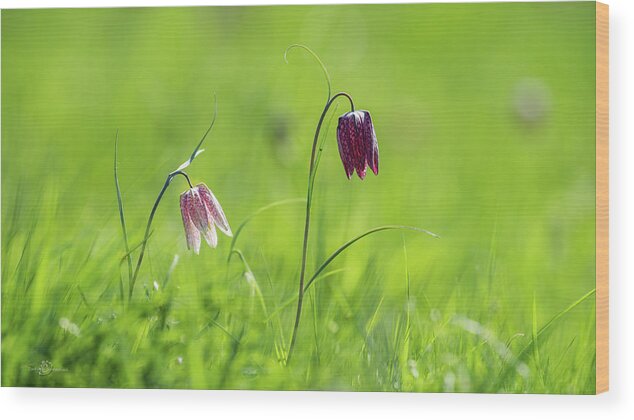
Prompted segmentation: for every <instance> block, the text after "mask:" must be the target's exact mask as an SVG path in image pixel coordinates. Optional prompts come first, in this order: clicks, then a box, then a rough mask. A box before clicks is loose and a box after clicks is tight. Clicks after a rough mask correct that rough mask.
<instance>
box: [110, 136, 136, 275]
mask: <svg viewBox="0 0 634 420" xmlns="http://www.w3.org/2000/svg"><path fill="white" fill-rule="evenodd" d="M118 146H119V130H117V134H116V135H115V140H114V185H115V188H116V189H117V203H118V204H119V219H120V220H121V230H122V231H123V243H124V245H125V257H124V258H125V259H126V260H127V262H128V284H129V283H131V282H132V255H131V254H130V242H129V241H128V229H127V228H126V224H125V213H124V211H123V198H122V197H121V187H120V186H119V170H118V168H117V166H118V165H117V152H118Z"/></svg>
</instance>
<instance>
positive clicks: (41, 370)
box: [37, 360, 53, 376]
mask: <svg viewBox="0 0 634 420" xmlns="http://www.w3.org/2000/svg"><path fill="white" fill-rule="evenodd" d="M52 371H53V364H52V363H51V362H49V361H48V360H42V362H41V363H40V365H39V366H38V367H37V374H38V375H40V376H46V375H50V374H51V372H52Z"/></svg>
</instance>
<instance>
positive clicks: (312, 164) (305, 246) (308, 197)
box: [286, 92, 354, 365]
mask: <svg viewBox="0 0 634 420" xmlns="http://www.w3.org/2000/svg"><path fill="white" fill-rule="evenodd" d="M341 96H345V97H346V98H347V99H348V100H349V101H350V107H351V108H352V111H354V102H353V101H352V97H351V96H350V95H348V94H347V93H345V92H339V93H337V94H335V95H334V96H333V97H332V98H329V99H328V101H327V102H326V105H325V106H324V110H323V111H322V113H321V116H320V117H319V122H318V123H317V129H316V130H315V137H314V139H313V147H312V150H311V153H310V167H309V171H308V190H307V194H306V219H305V222H304V241H303V245H302V263H301V268H300V272H299V292H298V296H297V312H296V314H295V325H294V326H293V335H292V336H291V344H290V346H289V348H288V355H287V356H286V364H287V365H288V364H289V363H290V362H291V356H292V355H293V349H294V348H295V341H296V340H297V330H298V329H299V320H300V319H301V316H302V305H303V303H304V279H305V277H306V255H307V253H308V236H309V232H310V209H311V204H312V198H313V186H314V182H313V181H314V178H315V176H316V172H317V167H316V165H315V161H316V159H315V158H316V153H317V143H318V141H319V133H320V132H321V126H322V124H323V122H324V118H325V117H326V114H327V113H328V110H329V109H330V106H331V105H332V104H333V103H334V101H335V99H337V98H339V97H341Z"/></svg>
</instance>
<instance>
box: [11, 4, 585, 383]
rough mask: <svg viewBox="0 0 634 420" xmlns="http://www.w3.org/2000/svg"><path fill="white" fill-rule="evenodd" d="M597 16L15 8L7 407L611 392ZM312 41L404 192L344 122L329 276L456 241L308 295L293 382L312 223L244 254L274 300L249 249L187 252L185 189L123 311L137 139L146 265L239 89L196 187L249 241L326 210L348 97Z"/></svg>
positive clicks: (322, 242) (539, 10)
mask: <svg viewBox="0 0 634 420" xmlns="http://www.w3.org/2000/svg"><path fill="white" fill-rule="evenodd" d="M594 13H595V6H594V3H592V2H581V3H516V4H510V3H509V4H487V3H482V4H469V5H461V4H451V5H449V4H445V5H442V4H426V5H423V4H421V5H372V6H296V7H295V6H287V7H188V8H128V9H75V10H71V9H57V10H53V9H49V10H45V9H41V10H5V11H3V12H2V385H4V386H59V387H147V388H157V387H160V388H227V389H236V388H241V389H319V390H372V391H375V390H376V391H436V392H438V391H455V392H474V391H477V392H539V393H541V392H546V393H593V392H594V389H595V388H594V382H595V373H594V368H595V366H594V363H595V350H594V346H595V316H594V309H595V308H594V296H593V295H592V294H590V296H589V297H588V298H586V299H584V300H582V301H581V302H580V303H579V304H578V305H575V306H574V307H573V308H571V309H570V310H566V309H567V308H569V306H570V305H572V304H574V303H575V302H577V301H578V299H580V298H581V297H582V296H584V295H586V294H587V293H589V292H591V291H592V290H593V289H594V287H595V280H594V279H595V276H594V272H595V260H594V244H595V243H594V228H595V225H594V218H595V201H594V197H595V194H594V189H595V183H594V165H595V158H594V152H595V142H594V133H595V131H594V130H595V127H594V121H595V120H594V117H595V105H594V99H595V97H594V95H595V70H594V69H595V56H594V51H595V30H594V28H595V20H594V19H595V15H594ZM294 43H301V44H305V45H308V46H309V47H311V48H312V49H313V50H315V51H316V52H317V53H318V54H319V55H320V57H321V59H322V60H323V61H324V63H325V64H326V66H327V67H328V70H329V72H330V74H331V76H332V80H333V89H334V90H335V91H339V90H345V91H346V92H348V93H350V94H351V95H352V96H353V97H354V99H355V102H356V105H357V107H358V108H360V109H367V110H369V111H370V112H371V113H372V116H373V120H374V123H375V129H376V132H377V137H378V141H379V147H380V166H381V172H380V174H379V176H377V177H375V176H374V175H372V174H370V175H369V176H368V177H367V178H366V180H365V181H360V180H359V179H358V178H356V177H355V178H353V180H352V181H349V180H347V179H346V177H345V174H344V171H343V167H342V164H341V162H340V160H339V156H338V151H337V147H336V139H335V126H336V116H337V115H338V114H342V113H344V112H346V111H347V110H348V109H347V105H346V104H345V103H344V102H343V101H341V102H339V105H338V108H337V110H336V111H335V112H334V113H333V115H334V116H335V119H334V120H333V122H332V125H330V127H329V130H328V131H327V133H326V135H327V139H326V143H325V145H326V148H325V151H324V155H323V158H322V161H321V166H320V171H319V174H318V178H317V185H316V190H315V202H314V205H313V217H314V218H313V225H312V237H311V243H310V248H309V254H308V271H309V273H312V272H313V271H314V270H315V268H316V267H317V266H318V265H319V264H320V263H321V262H322V261H323V260H324V259H325V258H326V257H327V256H328V255H329V254H330V253H331V252H333V251H334V250H335V249H336V248H337V247H338V246H339V245H341V244H342V243H344V242H345V241H347V240H348V239H350V238H351V237H353V236H355V235H357V234H360V233H362V232H363V231H365V230H367V229H369V228H372V227H374V226H378V225H384V224H403V225H411V226H418V227H421V228H425V229H428V230H431V231H433V232H435V233H437V234H439V235H440V236H441V239H433V238H430V237H428V236H424V235H421V234H417V233H412V232H407V233H402V232H398V231H389V232H382V233H378V234H375V235H373V236H370V237H368V238H366V239H364V240H362V241H360V242H359V243H357V244H355V245H354V246H353V247H351V248H349V249H348V250H346V251H345V252H344V253H343V254H342V255H341V256H340V257H339V258H338V259H337V260H335V262H334V263H333V264H332V265H331V266H330V267H329V271H330V274H329V276H327V277H324V278H322V279H320V280H319V281H318V282H317V283H316V287H315V288H314V289H313V290H312V291H311V292H310V293H309V294H308V295H307V296H306V301H305V308H304V313H303V317H302V324H301V325H300V331H299V337H298V343H297V348H296V353H295V354H294V356H293V358H294V360H293V363H292V364H291V365H290V366H284V364H283V362H282V359H283V356H284V352H285V351H286V350H287V347H288V340H289V338H290V333H291V328H292V322H293V319H294V315H295V308H294V305H295V303H294V302H293V303H291V304H289V305H286V306H284V304H285V303H287V301H289V299H292V298H293V296H295V294H296V288H297V281H298V273H299V263H300V247H301V240H302V229H303V216H304V210H303V205H302V204H301V203H298V202H294V203H290V204H285V205H280V206H278V207H276V208H274V209H270V210H268V211H265V212H262V213H261V214H260V215H258V216H257V217H256V218H254V219H253V220H252V221H251V222H250V223H249V224H248V225H247V227H246V228H245V229H244V231H243V233H242V234H241V236H240V238H239V240H238V243H237V247H238V248H239V249H241V250H242V252H243V253H244V256H245V259H246V261H247V262H248V265H249V267H250V269H251V270H252V273H251V274H252V275H253V276H254V277H255V279H256V280H255V281H256V283H249V282H247V281H246V279H247V277H248V276H245V266H244V265H243V264H242V263H241V262H240V260H239V259H237V258H234V259H232V261H231V262H230V263H229V264H227V262H226V259H227V254H228V250H229V244H230V239H229V238H227V237H225V236H223V235H220V238H219V246H218V248H217V249H210V248H208V247H207V246H206V245H203V247H202V249H201V255H200V256H195V255H193V253H191V252H188V251H187V250H186V244H185V238H184V234H183V227H182V222H181V217H180V213H179V207H178V195H179V194H180V193H181V192H182V191H184V190H185V189H186V184H185V182H184V181H183V179H182V178H178V179H176V180H175V181H174V183H173V185H172V186H171V187H170V189H169V190H168V192H167V194H166V196H165V199H164V201H163V203H162V204H161V207H160V209H159V211H158V214H157V218H156V220H155V222H154V225H153V235H152V237H151V239H150V242H149V254H148V258H147V259H146V261H145V262H144V265H143V267H142V269H141V274H140V277H139V280H138V283H137V288H136V290H135V294H134V296H133V297H132V299H131V300H130V301H129V302H128V301H127V299H126V300H125V302H122V299H121V297H120V293H119V284H120V283H119V282H120V279H121V278H122V277H123V281H124V284H126V285H127V283H125V282H127V272H126V269H125V266H123V267H121V266H120V261H121V258H122V257H123V255H124V249H123V240H122V236H121V227H120V225H119V215H118V212H117V200H116V193H115V187H114V179H113V152H114V139H115V132H116V130H117V129H118V130H119V138H120V143H119V176H120V184H121V189H122V193H123V200H124V206H125V211H126V217H127V223H128V229H129V234H130V241H131V243H132V244H137V243H139V242H140V241H141V239H142V235H143V229H144V227H145V223H146V220H147V216H148V213H149V211H150V208H151V205H152V203H153V201H154V199H155V197H156V194H157V193H158V191H159V189H160V188H161V186H162V184H163V182H164V180H165V176H166V175H167V173H168V172H169V171H172V170H173V169H175V168H176V167H177V166H178V165H179V164H180V163H182V162H183V161H184V160H185V159H186V158H187V157H188V156H189V154H190V153H191V150H192V149H193V147H194V146H195V144H196V142H197V141H198V139H199V138H200V137H201V135H202V134H203V132H204V130H205V129H206V127H207V125H208V124H209V121H210V119H211V116H212V113H213V93H214V92H215V93H216V94H217V98H218V120H217V123H216V126H215V127H214V129H213V131H212V133H211V135H210V137H209V138H208V139H207V141H206V145H205V149H206V151H205V153H203V154H202V155H200V157H199V158H198V159H196V161H195V162H194V163H193V164H192V166H190V167H189V168H188V173H189V174H190V176H191V177H192V179H193V181H194V182H205V183H207V185H209V187H210V188H211V189H212V190H213V191H214V193H215V194H216V196H217V197H218V199H219V200H220V202H221V204H222V206H223V208H224V210H225V213H226V215H227V218H228V219H229V223H230V224H231V226H232V227H233V229H234V231H235V230H236V228H237V226H238V225H239V224H240V223H241V222H242V221H243V220H245V218H246V217H248V216H249V215H250V214H252V213H253V212H255V211H256V210H257V209H259V208H261V207H262V206H266V205H267V204H269V203H272V202H275V201H278V200H284V199H289V198H303V197H305V194H306V192H305V188H306V184H307V172H308V161H309V152H310V143H311V141H312V135H313V132H314V129H315V125H316V123H317V120H318V118H319V114H320V112H321V110H322V108H323V104H324V101H325V99H326V85H325V82H324V80H323V75H322V74H321V70H320V68H319V67H318V66H317V64H316V63H315V62H314V60H313V59H312V58H311V57H310V56H308V55H307V54H305V53H304V52H302V51H300V50H293V51H291V52H290V53H289V63H288V64H285V62H284V59H283V52H284V50H285V49H286V47H288V46H289V45H290V44H294ZM328 119H330V118H328ZM175 256H177V257H175ZM333 270H334V271H333ZM154 282H156V284H157V285H158V290H156V289H155V287H154ZM254 284H257V288H259V290H260V291H261V299H260V297H259V295H258V292H257V288H256V287H255V286H254ZM408 284H409V287H408ZM408 289H409V297H408ZM553 317H556V320H555V322H553V323H551V324H549V321H550V320H551V319H553ZM544 326H547V328H546V329H545V330H540V329H541V328H542V327H544Z"/></svg>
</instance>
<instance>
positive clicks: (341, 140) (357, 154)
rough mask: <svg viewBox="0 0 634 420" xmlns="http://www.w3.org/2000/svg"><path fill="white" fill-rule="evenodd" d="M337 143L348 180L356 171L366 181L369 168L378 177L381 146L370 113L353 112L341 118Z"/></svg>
mask: <svg viewBox="0 0 634 420" xmlns="http://www.w3.org/2000/svg"><path fill="white" fill-rule="evenodd" d="M337 143H338V144H339V155H340V156H341V161H342V162H343V168H344V169H345V171H346V175H347V176H348V179H350V178H351V177H352V174H353V173H354V171H355V170H356V171H357V175H358V176H359V178H361V179H364V178H365V172H366V168H367V167H368V166H369V167H370V169H371V170H372V172H374V175H378V173H379V144H378V143H377V141H376V134H375V133H374V126H373V125H372V118H370V113H369V112H368V111H351V112H348V113H346V114H344V115H342V116H341V117H339V125H338V126H337Z"/></svg>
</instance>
